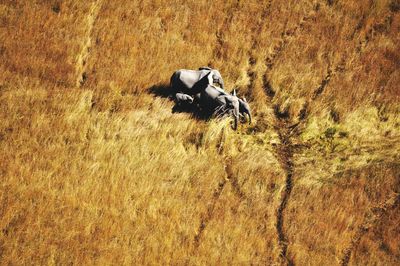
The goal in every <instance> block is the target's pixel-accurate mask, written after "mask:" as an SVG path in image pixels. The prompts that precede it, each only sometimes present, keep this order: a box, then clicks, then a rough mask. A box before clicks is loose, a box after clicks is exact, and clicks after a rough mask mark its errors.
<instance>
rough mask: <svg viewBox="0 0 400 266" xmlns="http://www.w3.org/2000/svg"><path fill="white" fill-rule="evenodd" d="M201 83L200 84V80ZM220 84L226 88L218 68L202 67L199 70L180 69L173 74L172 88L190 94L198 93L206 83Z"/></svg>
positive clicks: (222, 87)
mask: <svg viewBox="0 0 400 266" xmlns="http://www.w3.org/2000/svg"><path fill="white" fill-rule="evenodd" d="M200 80H201V81H202V82H201V84H198V83H199V81H200ZM208 84H210V85H218V86H219V87H221V89H222V90H224V81H223V79H222V76H221V73H219V71H218V70H216V69H212V68H209V67H200V68H199V69H198V70H189V69H180V70H177V71H175V72H174V74H172V76H171V84H170V85H171V89H172V90H173V91H174V92H175V93H176V92H183V93H185V94H188V95H196V94H197V93H199V92H200V90H201V89H202V87H203V86H204V85H208Z"/></svg>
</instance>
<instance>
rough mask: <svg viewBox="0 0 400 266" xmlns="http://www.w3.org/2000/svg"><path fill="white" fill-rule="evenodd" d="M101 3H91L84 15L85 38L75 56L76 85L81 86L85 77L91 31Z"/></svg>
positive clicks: (98, 1) (100, 0)
mask: <svg viewBox="0 0 400 266" xmlns="http://www.w3.org/2000/svg"><path fill="white" fill-rule="evenodd" d="M102 5H103V0H96V1H94V2H93V3H92V5H91V6H90V9H89V13H88V15H87V17H86V33H85V38H84V41H83V43H82V48H81V50H80V51H79V53H78V55H77V57H76V66H75V69H76V86H77V87H81V86H82V85H83V84H84V83H85V81H86V79H87V74H86V66H87V60H88V57H89V53H90V48H91V47H92V33H93V28H94V24H95V23H96V20H97V17H98V14H99V12H100V9H101V7H102Z"/></svg>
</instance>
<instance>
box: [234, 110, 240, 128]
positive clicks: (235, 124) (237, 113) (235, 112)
mask: <svg viewBox="0 0 400 266" xmlns="http://www.w3.org/2000/svg"><path fill="white" fill-rule="evenodd" d="M233 119H234V121H233V129H234V130H236V129H237V127H238V122H239V104H238V105H237V106H235V108H234V109H233Z"/></svg>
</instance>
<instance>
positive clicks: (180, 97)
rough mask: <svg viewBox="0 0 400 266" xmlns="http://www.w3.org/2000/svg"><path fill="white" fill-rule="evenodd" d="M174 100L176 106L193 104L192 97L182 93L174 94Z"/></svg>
mask: <svg viewBox="0 0 400 266" xmlns="http://www.w3.org/2000/svg"><path fill="white" fill-rule="evenodd" d="M175 100H176V104H177V105H182V104H191V103H193V97H192V96H190V95H187V94H184V93H177V94H175Z"/></svg>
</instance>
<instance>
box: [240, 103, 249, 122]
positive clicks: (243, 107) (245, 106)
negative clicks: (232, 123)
mask: <svg viewBox="0 0 400 266" xmlns="http://www.w3.org/2000/svg"><path fill="white" fill-rule="evenodd" d="M239 113H240V114H241V115H243V116H244V117H246V114H247V115H248V117H249V124H251V112H250V105H249V104H248V103H247V101H246V98H244V97H243V100H242V99H239Z"/></svg>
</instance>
